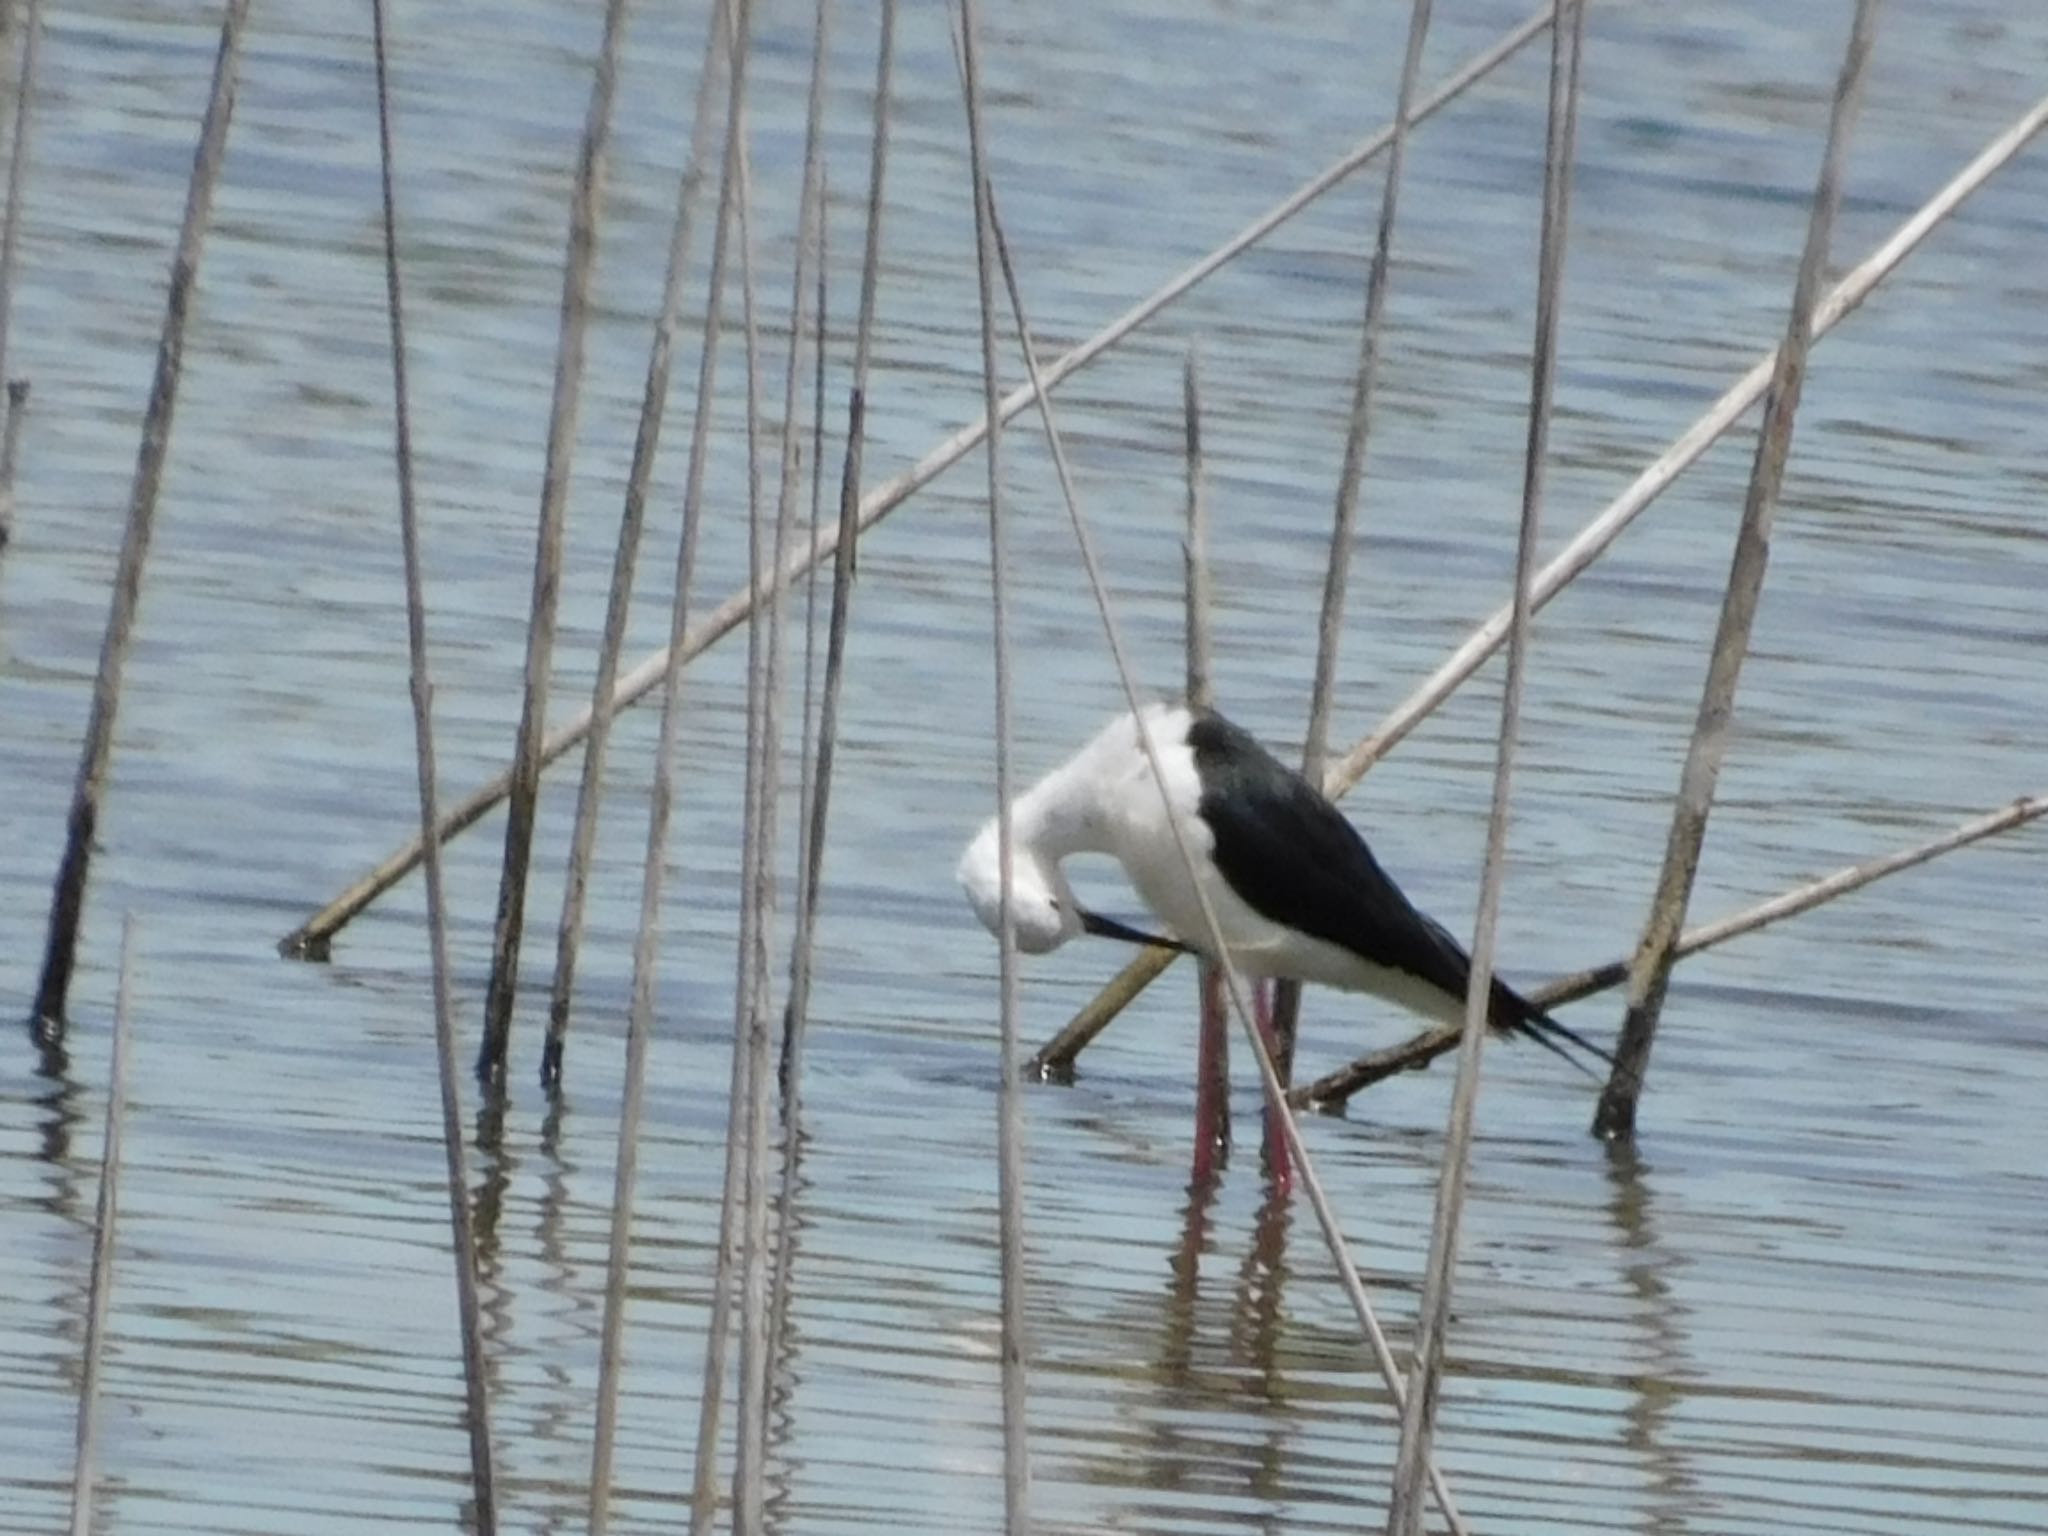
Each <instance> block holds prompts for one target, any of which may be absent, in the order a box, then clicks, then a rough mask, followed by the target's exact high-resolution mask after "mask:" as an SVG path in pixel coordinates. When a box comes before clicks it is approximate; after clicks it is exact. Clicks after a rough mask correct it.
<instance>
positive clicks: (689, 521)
mask: <svg viewBox="0 0 2048 1536" xmlns="http://www.w3.org/2000/svg"><path fill="white" fill-rule="evenodd" d="M717 10H718V13H719V14H718V16H717V17H716V18H714V22H713V24H714V25H718V24H719V23H720V22H721V21H722V23H723V25H724V26H725V27H726V28H727V29H728V41H727V44H726V57H727V73H728V79H727V84H726V103H725V147H724V151H723V153H722V154H721V156H720V166H719V182H718V216H717V219H716V220H715V222H714V224H713V234H712V243H711V274H710V278H709V283H708V287H709V297H708V299H707V300H706V303H707V309H706V312H705V330H704V350H703V354H702V356H701V357H700V359H699V361H698V372H697V399H696V418H695V421H694V423H693V425H692V428H691V435H690V467H689V470H688V472H687V474H686V476H685V482H684V490H683V527H682V533H681V536H680V537H679V538H678V540H677V543H676V578H675V587H674V598H673V601H672V602H671V605H670V609H669V646H668V649H667V651H666V652H665V653H664V655H665V656H666V657H668V658H669V659H670V665H669V666H668V667H666V668H665V669H664V671H663V674H662V695H661V733H660V737H659V740H658V743H657V745H656V747H655V759H654V782H653V784H652V786H651V787H650V789H649V792H648V805H647V857H646V860H645V862H644V863H643V864H642V866H641V872H640V926H639V930H638V932H637V934H636V935H635V937H634V941H633V991H632V1001H631V1004H630V1005H629V1009H628V1013H627V1023H626V1077H625V1086H624V1094H623V1098H622V1101H621V1106H620V1113H619V1150H618V1157H617V1160H616V1163H615V1165H614V1174H613V1194H612V1222H611V1236H610V1241H609V1245H608V1250H607V1254H606V1262H605V1298H604V1320H603V1323H602V1325H601V1332H600V1334H599V1343H598V1395H597V1419H596V1423H595V1426H594V1428H593V1432H592V1436H591V1453H590V1503H589V1513H588V1519H587V1529H588V1531H589V1536H603V1533H604V1531H605V1530H606V1529H607V1527H608V1525H609V1522H610V1519H611V1472H612V1448H613V1441H614V1438H615V1436H616V1433H617V1427H618V1390H619V1385H618V1384H619V1373H620V1368H621V1360H620V1340H621V1338H622V1337H623V1334H624V1328H625V1309H626V1278H627V1274H628V1270H629V1268H630V1262H631V1245H632V1218H633V1193H634V1187H635V1183H636V1181H637V1179H638V1175H639V1116H640V1106H641V1102H642V1099H643V1096H644V1093H645V1082H646V1057H647V1040H648V1036H649V1035H650V1033H651V1032H652V1030H653V1024H654V994H655V984H656V979H657V972H658V970H659V965H660V956H661V931H660V918H661V903H662V893H663V888H664V885H665V883H666V879H667V871H668V829H669V817H670V813H671V811H672V809H673V807H674V803H675V778H676V743H677V740H678V738H679V736H680V734H681V729H682V681H683V669H682V647H681V645H680V643H679V641H680V638H681V636H682V635H683V634H684V633H685V628H686V625H687V624H688V619H689V592H690V572H691V569H692V567H693V564H694V562H695V559H696V551H697V527H698V520H699V517H700V514H701V512H702V507H703V480H704V460H705V457H706V454H707V451H708V448H707V445H708V442H709V435H710V418H711V410H712V405H713V387H714V385H715V383H716V379H717V349H716V346H715V345H714V338H715V337H716V335H717V316H718V314H719V308H720V305H721V303H722V302H723V298H724V293H725V265H726V259H727V250H728V247H729V244H730V239H731V229H732V224H733V204H734V202H735V200H736V199H737V197H738V195H739V188H740V183H741V181H742V172H741V166H742V163H743V162H742V155H743V152H744V147H745V134H746V115H745V109H746V90H747V57H748V52H749V49H748V42H749V37H750V21H751V18H750V14H749V10H750V8H749V5H748V3H747V0H724V3H722V4H721V5H719V6H718V7H717ZM724 1241H725V1234H724V1232H723V1231H721V1233H720V1247H721V1249H723V1247H724Z"/></svg>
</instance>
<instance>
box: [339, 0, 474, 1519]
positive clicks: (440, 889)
mask: <svg viewBox="0 0 2048 1536" xmlns="http://www.w3.org/2000/svg"><path fill="white" fill-rule="evenodd" d="M370 20H371V31H372V39H371V41H372V44H373V53H374V56H375V62H376V72H377V148H378V168H379V187H380V190H381V193H382V198H383V206H382V210H381V211H382V214H383V224H384V289H385V300H386V304H385V310H386V314H387V316H388V318H389V322H390V328H391V405H392V413H391V414H392V450H393V462H394V464H395V466H396V469H397V480H398V533H399V545H400V548H401V550H402V551H403V556H404V562H405V635H406V650H407V655H408V657H409V663H410V677H411V694H412V721H413V746H414V753H415V759H416V768H417V777H418V781H419V792H420V832H421V834H422V835H425V834H426V833H427V832H428V831H429V830H430V829H431V828H432V827H433V825H434V820H435V809H436V798H437V791H436V788H435V785H436V775H435V769H434V705H433V699H434V689H433V683H432V681H431V680H430V678H429V675H428V661H427V604H426V595H425V587H424V581H423V577H422V575H421V560H420V537H419V506H418V500H417V498H416V496H415V494H414V478H413V460H412V392H411V388H410V385H409V382H408V370H407V363H406V341H405V289H404V284H403V282H402V280H401V276H400V270H399V262H398V194H397V181H398V170H397V151H396V145H395V135H394V133H393V130H392V124H391V72H390V40H389V38H388V36H387V18H386V16H385V0H370ZM426 863H427V870H426V885H427V948H428V955H429V959H430V963H431V966H432V970H433V987H434V1050H435V1060H436V1064H437V1066H438V1068H439V1071H440V1084H441V1145H442V1148H443V1151H444V1154H445V1156H446V1160H447V1168H446V1173H447V1181H448V1220H449V1230H450V1232H451V1234H452V1237H453V1247H454V1259H455V1306H456V1316H457V1318H458V1320H459V1327H460V1331H461V1338H462V1381H463V1391H464V1398H465V1409H466V1412H465V1424H466V1427H467V1429H468V1432H469V1471H470V1492H471V1497H472V1498H473V1500H474V1502H475V1508H476V1523H477V1530H478V1532H479V1533H480V1536H492V1533H494V1532H495V1531H496V1530H497V1528H498V1497H497V1477H496V1474H495V1471H494V1469H493V1460H492V1453H491V1401H490V1389H489V1381H488V1376H487V1367H486V1362H485V1358H484V1330H483V1308H482V1305H481V1303H480V1301H479V1300H478V1296H477V1261H476V1250H477V1237H476V1231H475V1227H474V1225H473V1222H472V1217H471V1212H470V1205H469V1169H468V1167H467V1160H466V1157H465V1154H464V1150H463V1124H464V1120H463V1112H462V1064H461V1061H460V1059H459V1057H458V1054H457V1047H456V1041H455V996H454V984H453V982H452V980H451V979H450V971H449V966H448V907H447V901H446V898H445V896H444V886H443V884H442V880H441V850H440V848H439V846H438V845H429V847H428V849H427V860H426Z"/></svg>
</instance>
